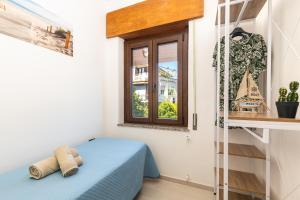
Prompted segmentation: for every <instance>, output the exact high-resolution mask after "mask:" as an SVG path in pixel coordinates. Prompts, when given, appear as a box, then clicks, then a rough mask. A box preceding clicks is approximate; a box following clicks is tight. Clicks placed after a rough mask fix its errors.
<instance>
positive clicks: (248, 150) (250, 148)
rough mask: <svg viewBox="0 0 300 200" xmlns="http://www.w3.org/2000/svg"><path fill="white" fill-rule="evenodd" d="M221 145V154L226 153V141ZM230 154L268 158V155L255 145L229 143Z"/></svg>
mask: <svg viewBox="0 0 300 200" xmlns="http://www.w3.org/2000/svg"><path fill="white" fill-rule="evenodd" d="M219 145H220V151H219V154H224V143H223V142H220V143H219ZM228 155H230V156H239V157H245V158H255V159H261V160H266V155H265V154H264V153H263V152H261V151H260V150H259V149H258V148H257V147H256V146H254V145H245V144H234V143H228Z"/></svg>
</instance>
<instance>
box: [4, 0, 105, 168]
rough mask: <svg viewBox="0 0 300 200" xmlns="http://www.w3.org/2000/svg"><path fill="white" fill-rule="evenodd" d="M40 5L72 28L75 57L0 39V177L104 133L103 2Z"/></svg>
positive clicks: (43, 2) (44, 1)
mask: <svg viewBox="0 0 300 200" xmlns="http://www.w3.org/2000/svg"><path fill="white" fill-rule="evenodd" d="M36 2H37V3H40V4H41V5H42V6H44V7H45V8H48V9H49V10H51V11H53V12H54V13H56V14H57V15H59V16H61V17H62V19H64V20H65V21H67V22H69V24H71V25H73V30H74V35H75V39H74V40H75V42H74V57H69V56H65V55H63V54H60V53H56V52H54V51H51V50H48V49H45V48H42V47H38V46H35V45H32V44H29V43H26V42H23V41H20V40H18V39H15V38H11V37H8V36H5V35H3V34H0V44H1V45H0V52H1V60H0V63H1V64H0V137H1V138H0V158H1V164H0V173H2V172H5V171H7V170H10V169H13V168H15V167H19V166H22V165H24V164H26V163H30V162H32V161H34V160H37V159H40V158H43V157H44V156H47V155H49V154H51V153H52V151H53V149H54V148H55V147H56V146H58V145H60V144H69V145H74V144H77V143H81V142H83V141H86V140H87V139H88V138H90V137H93V136H96V135H98V134H100V133H101V132H102V131H103V128H104V125H103V103H104V102H103V98H102V97H103V83H104V82H103V76H102V74H103V73H102V70H103V69H104V58H105V49H104V48H103V46H104V40H105V10H104V9H105V8H106V7H105V2H100V1H98V0H89V1H72V0H64V1H60V0H51V1H48V0H36Z"/></svg>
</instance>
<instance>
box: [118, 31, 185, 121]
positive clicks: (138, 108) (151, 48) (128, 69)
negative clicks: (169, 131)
mask: <svg viewBox="0 0 300 200" xmlns="http://www.w3.org/2000/svg"><path fill="white" fill-rule="evenodd" d="M187 45H188V35H187V29H185V30H181V31H177V32H173V33H169V34H164V35H157V36H153V37H147V38H139V39H133V40H126V41H125V100H124V103H125V113H124V116H125V122H127V123H148V124H159V125H177V126H187V122H188V121H187V120H188V119H187V113H188V107H187V98H188V93H187V91H188V89H187V84H188V83H187V81H188V80H187V58H188V53H187Z"/></svg>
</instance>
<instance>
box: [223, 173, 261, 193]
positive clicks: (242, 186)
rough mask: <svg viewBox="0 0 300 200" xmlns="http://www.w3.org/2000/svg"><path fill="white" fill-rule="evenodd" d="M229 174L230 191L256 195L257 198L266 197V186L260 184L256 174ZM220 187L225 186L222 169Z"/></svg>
mask: <svg viewBox="0 0 300 200" xmlns="http://www.w3.org/2000/svg"><path fill="white" fill-rule="evenodd" d="M228 174H229V177H228V184H229V185H228V186H229V189H231V190H236V191H241V192H246V193H254V194H256V195H257V196H264V195H265V186H264V185H263V184H261V183H260V182H259V180H258V179H257V177H256V176H255V175H254V174H251V173H247V172H240V171H235V170H229V171H228ZM220 186H224V182H223V169H220Z"/></svg>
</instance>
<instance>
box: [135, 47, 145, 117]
mask: <svg viewBox="0 0 300 200" xmlns="http://www.w3.org/2000/svg"><path fill="white" fill-rule="evenodd" d="M148 65H149V63H148V48H147V47H145V48H138V49H133V50H132V86H131V88H132V93H131V95H132V97H131V99H132V102H131V103H132V116H133V117H134V118H148V113H149V105H148V104H149V99H148Z"/></svg>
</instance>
